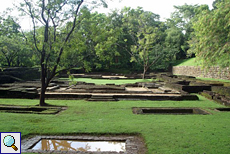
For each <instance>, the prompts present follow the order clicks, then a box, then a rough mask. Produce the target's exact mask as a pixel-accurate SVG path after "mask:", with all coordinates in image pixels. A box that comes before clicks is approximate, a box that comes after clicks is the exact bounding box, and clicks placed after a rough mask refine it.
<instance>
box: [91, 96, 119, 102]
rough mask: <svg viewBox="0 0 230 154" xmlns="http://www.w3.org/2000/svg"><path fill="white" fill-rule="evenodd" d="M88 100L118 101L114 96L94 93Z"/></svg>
mask: <svg viewBox="0 0 230 154" xmlns="http://www.w3.org/2000/svg"><path fill="white" fill-rule="evenodd" d="M88 101H116V99H114V98H113V96H105V95H92V96H91V98H90V99H88Z"/></svg>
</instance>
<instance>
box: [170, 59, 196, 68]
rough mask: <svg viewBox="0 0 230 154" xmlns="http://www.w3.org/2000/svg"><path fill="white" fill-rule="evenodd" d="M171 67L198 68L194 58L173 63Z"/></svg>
mask: <svg viewBox="0 0 230 154" xmlns="http://www.w3.org/2000/svg"><path fill="white" fill-rule="evenodd" d="M173 66H199V62H197V60H196V58H189V59H182V60H177V61H174V62H173Z"/></svg>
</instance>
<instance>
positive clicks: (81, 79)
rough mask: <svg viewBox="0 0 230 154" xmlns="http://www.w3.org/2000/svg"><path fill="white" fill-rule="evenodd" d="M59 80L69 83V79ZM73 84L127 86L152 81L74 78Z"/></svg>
mask: <svg viewBox="0 0 230 154" xmlns="http://www.w3.org/2000/svg"><path fill="white" fill-rule="evenodd" d="M60 80H67V81H71V80H70V79H69V78H60ZM73 81H75V82H78V81H81V82H87V83H95V84H98V85H101V84H103V85H104V84H116V85H121V84H127V83H136V82H150V81H152V79H145V80H143V79H117V80H109V79H92V78H74V80H73Z"/></svg>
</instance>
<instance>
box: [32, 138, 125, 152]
mask: <svg viewBox="0 0 230 154" xmlns="http://www.w3.org/2000/svg"><path fill="white" fill-rule="evenodd" d="M32 149H33V150H59V151H84V152H86V151H98V152H103V151H116V152H122V151H125V142H119V141H79V140H78V141H77V140H51V139H42V140H40V141H39V142H38V143H37V144H36V145H35V146H34V147H33V148H32Z"/></svg>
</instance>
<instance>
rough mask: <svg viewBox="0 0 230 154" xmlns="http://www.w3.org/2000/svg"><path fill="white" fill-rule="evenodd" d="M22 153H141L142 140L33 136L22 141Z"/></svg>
mask: <svg viewBox="0 0 230 154" xmlns="http://www.w3.org/2000/svg"><path fill="white" fill-rule="evenodd" d="M22 152H31V153H33V152H34V153H65V154H66V153H67V154H69V153H80V154H87V153H98V154H116V153H142V152H144V153H145V152H146V147H145V145H144V142H143V139H142V138H140V137H138V136H127V135H117V136H103V135H102V136H90V135H77V136H34V137H32V138H27V139H24V140H22Z"/></svg>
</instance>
